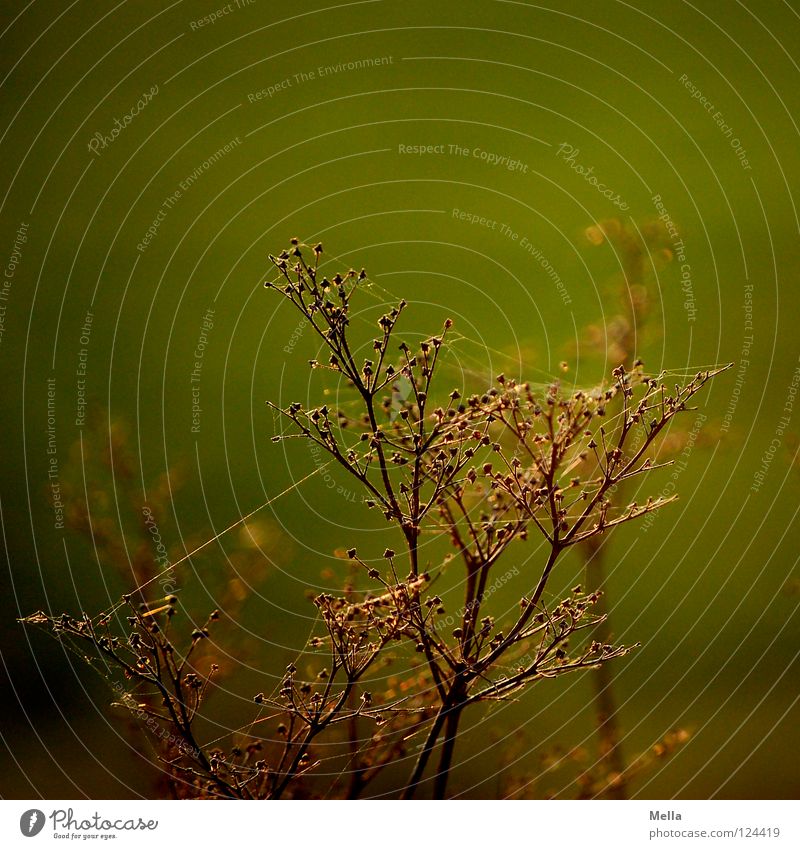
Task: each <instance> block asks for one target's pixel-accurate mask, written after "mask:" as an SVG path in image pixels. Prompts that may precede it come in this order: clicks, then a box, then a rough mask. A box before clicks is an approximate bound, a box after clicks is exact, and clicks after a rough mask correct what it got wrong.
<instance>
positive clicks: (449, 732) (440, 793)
mask: <svg viewBox="0 0 800 849" xmlns="http://www.w3.org/2000/svg"><path fill="white" fill-rule="evenodd" d="M463 710H464V703H463V702H459V703H458V704H457V705H455V706H454V707H453V708H451V710H450V713H449V714H448V715H447V726H446V728H445V735H444V743H443V744H442V754H441V757H440V759H439V771H438V772H437V773H436V779H435V781H434V785H433V798H434V799H444V798H445V792H446V791H447V780H448V779H449V778H450V769H451V767H452V764H453V750H454V749H455V746H456V736H457V734H458V723H459V720H460V719H461V712H462V711H463Z"/></svg>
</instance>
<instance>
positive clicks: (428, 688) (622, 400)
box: [27, 240, 721, 799]
mask: <svg viewBox="0 0 800 849" xmlns="http://www.w3.org/2000/svg"><path fill="white" fill-rule="evenodd" d="M321 255H322V246H321V245H316V246H314V247H312V248H307V247H305V246H302V245H300V244H299V243H298V241H297V240H293V241H292V245H291V247H290V249H288V250H286V251H284V252H282V253H281V254H280V255H278V256H276V257H271V258H270V259H271V261H272V263H273V266H274V269H275V272H276V273H277V279H274V280H271V281H269V282H268V283H267V284H266V285H267V287H268V288H270V289H272V290H274V291H276V292H277V293H278V294H279V295H280V296H282V297H283V298H285V299H286V300H287V301H288V302H289V304H290V305H291V306H292V308H293V309H295V310H297V311H298V312H299V313H300V314H301V315H302V317H303V319H304V321H305V322H307V323H308V326H309V327H311V328H312V329H313V331H314V332H315V333H316V334H317V336H318V337H319V340H320V343H321V346H322V347H323V349H324V350H325V352H326V353H325V357H324V358H323V360H322V361H316V360H315V361H312V362H311V366H312V368H314V369H324V370H327V371H328V372H330V373H332V375H333V378H334V379H335V380H336V381H337V382H338V383H339V387H340V389H341V391H342V392H343V393H350V395H351V396H352V397H354V398H355V401H356V404H357V412H354V411H353V407H352V406H351V405H350V404H347V405H342V406H343V407H344V406H346V407H347V411H345V410H344V409H340V408H334V407H332V406H328V405H323V406H319V407H313V408H308V409H307V408H305V407H304V406H303V405H301V404H300V403H292V404H290V405H289V406H287V407H285V408H279V407H273V408H274V409H275V411H276V413H277V414H278V415H279V416H280V418H281V419H282V420H283V421H284V422H285V423H286V429H285V430H282V431H281V432H279V433H278V434H276V435H275V436H274V437H273V438H274V439H275V440H276V441H280V440H283V439H296V438H300V439H304V440H308V441H310V442H311V443H313V444H314V445H315V447H316V450H319V451H322V452H325V454H326V455H327V456H328V457H329V458H330V461H331V462H332V463H335V464H338V466H339V467H341V469H342V470H343V471H344V472H345V473H346V474H347V475H349V476H351V477H352V478H353V479H354V480H356V481H357V483H358V485H359V486H360V487H361V488H362V489H363V491H364V493H365V505H366V507H367V508H371V509H374V510H377V511H379V512H380V513H381V514H382V517H383V519H384V520H385V522H386V523H387V525H388V527H387V530H386V542H387V545H386V547H385V550H384V552H383V557H382V558H377V559H376V558H374V557H373V558H370V557H367V556H363V557H362V556H361V555H360V554H359V552H358V551H357V550H356V549H355V548H350V549H348V550H346V552H345V554H344V556H345V558H346V561H347V562H349V564H350V566H351V567H352V568H353V569H354V570H357V572H355V573H354V574H353V575H352V576H351V577H350V578H348V582H347V586H346V589H345V592H344V594H343V595H342V596H340V597H334V596H332V595H330V594H327V593H326V594H322V595H320V596H318V597H317V598H316V599H315V605H316V607H317V609H318V612H319V621H320V631H319V632H318V633H316V634H315V635H314V636H313V637H312V639H311V641H310V643H309V645H308V647H307V650H306V651H307V654H306V655H305V657H304V659H303V661H302V662H301V660H300V659H298V662H296V663H292V664H290V665H289V666H288V668H287V670H286V672H285V674H284V675H283V676H282V678H281V684H280V686H279V688H278V691H277V692H276V693H273V694H262V693H259V694H258V695H256V696H255V702H256V705H257V708H256V715H255V716H254V718H253V720H252V722H251V723H249V724H248V725H247V726H245V727H243V728H242V729H240V730H239V731H238V732H236V734H234V735H228V736H229V737H230V739H229V740H228V741H227V744H226V746H225V747H224V748H223V747H222V746H221V745H219V743H218V741H215V742H213V743H206V742H200V735H199V733H198V731H197V727H198V723H200V724H201V719H202V717H201V707H202V705H203V703H204V700H205V698H206V696H207V695H208V694H209V693H210V692H211V691H212V690H213V687H214V684H213V676H214V674H215V672H216V669H215V667H214V665H211V666H208V667H207V668H201V667H202V664H200V663H198V659H200V658H202V656H203V647H204V646H206V645H207V644H209V643H210V642H211V640H210V639H209V637H210V635H211V629H212V628H213V627H214V624H215V621H216V619H217V618H218V615H219V614H218V613H216V612H212V613H211V614H210V615H209V617H208V620H207V621H206V622H205V623H204V624H203V625H202V626H201V627H200V628H196V629H194V630H193V632H192V633H191V634H190V635H187V636H186V638H185V642H183V643H181V641H180V640H178V639H176V637H175V636H174V634H175V631H174V626H172V625H171V623H172V620H173V618H174V614H175V612H176V609H177V599H176V597H175V596H169V597H166V598H163V599H160V600H153V599H142V597H141V593H140V592H138V591H137V593H131V594H130V595H127V596H126V597H125V598H124V599H123V601H122V602H121V604H120V605H118V606H116V607H115V608H113V609H112V610H111V611H106V612H104V613H103V614H102V615H100V616H98V617H92V618H90V617H88V616H81V617H78V618H72V617H70V616H66V615H64V616H55V617H53V616H48V615H45V614H42V613H40V614H35V615H34V616H33V617H29V619H28V620H27V621H29V622H44V623H47V624H49V625H50V626H51V627H52V628H54V629H55V631H56V633H57V634H58V635H59V636H61V637H63V638H67V639H70V640H77V641H78V642H82V643H83V644H84V645H88V646H90V647H91V648H93V649H94V651H95V652H97V653H99V656H100V657H101V658H103V659H104V661H105V662H106V663H108V664H109V665H112V666H115V667H117V668H119V669H121V670H122V672H123V673H124V677H125V680H126V685H127V686H126V688H123V694H122V697H121V700H120V701H121V702H122V703H124V704H126V705H128V706H129V707H130V708H131V709H132V710H138V711H141V712H142V714H143V716H144V717H145V718H146V721H147V722H148V723H152V725H151V727H153V728H155V729H157V733H158V734H159V735H161V736H162V739H164V740H165V741H166V742H165V744H164V746H163V747H162V754H161V757H162V760H163V762H164V764H165V767H166V769H167V770H168V772H169V774H170V775H171V776H172V777H173V779H174V785H175V788H176V789H175V792H176V794H177V795H180V796H184V797H192V796H199V797H206V796H225V797H234V798H270V799H275V798H281V797H285V796H292V797H300V796H314V797H321V796H328V797H331V796H345V797H348V798H355V797H357V796H360V795H364V794H365V792H366V790H367V788H368V787H369V786H370V783H371V782H372V781H374V780H375V778H376V776H377V775H379V774H380V773H381V771H382V770H383V768H384V767H385V766H386V765H387V764H388V763H390V762H391V761H392V759H393V758H396V757H397V756H399V755H401V754H404V753H406V752H407V751H408V750H409V746H410V745H416V746H417V755H416V760H415V763H414V766H413V769H412V770H411V772H410V774H409V775H408V776H407V777H406V778H405V780H404V781H403V782H402V783H401V784H396V785H395V789H396V792H397V794H399V795H400V796H401V797H403V798H410V797H412V796H413V795H414V794H415V792H416V791H417V790H418V788H419V786H420V784H421V783H422V782H423V781H424V779H425V774H426V772H427V771H428V767H429V764H430V761H431V759H432V757H433V755H434V753H435V752H437V750H438V764H437V766H436V769H435V770H433V776H432V778H433V795H434V796H435V797H436V798H443V797H444V796H445V795H446V791H447V784H448V779H449V776H450V773H451V768H452V764H453V752H454V748H455V746H456V743H457V740H458V737H459V723H460V719H461V717H462V715H463V712H464V711H465V710H466V709H467V708H468V707H471V706H472V705H476V704H477V703H482V702H496V701H502V700H506V699H509V698H513V697H515V696H516V695H517V694H519V693H520V691H522V690H523V689H524V688H526V687H528V686H529V685H531V684H533V683H534V682H536V681H539V680H541V679H544V678H555V677H559V676H561V675H566V674H568V673H571V672H575V671H579V670H584V669H593V668H596V667H598V666H600V665H603V664H606V663H608V662H610V661H612V660H615V659H617V658H621V657H623V656H624V655H625V654H627V653H628V652H629V651H630V650H631V649H632V647H631V646H621V645H611V644H610V643H604V642H601V641H598V640H595V639H592V638H591V637H587V634H591V633H592V631H593V629H595V628H596V627H597V626H598V624H599V623H601V622H602V619H603V616H602V614H598V613H597V604H598V601H599V599H600V594H599V593H598V592H595V591H589V592H586V591H583V590H582V589H581V587H579V586H578V587H575V588H574V589H573V591H572V592H571V593H569V594H568V595H567V597H566V598H558V596H556V597H555V598H554V597H553V594H552V591H548V586H549V582H550V581H551V578H552V576H553V573H554V570H555V567H556V565H557V562H558V560H559V558H560V557H561V555H562V554H564V553H565V552H567V551H568V550H570V549H573V548H575V547H579V546H585V545H586V544H588V543H589V542H590V541H592V540H594V539H596V538H599V537H601V536H603V535H604V534H606V533H607V532H608V531H610V530H611V529H613V528H615V527H617V526H619V525H622V524H625V523H627V522H631V521H634V520H636V519H637V518H639V517H641V516H644V515H647V514H650V513H652V512H653V511H655V510H658V509H660V508H661V507H662V506H664V505H665V504H667V503H669V502H670V501H672V500H673V499H672V498H656V499H652V498H648V499H646V500H644V501H643V502H642V503H631V504H627V505H625V506H622V505H616V504H615V502H614V500H613V494H614V493H615V492H616V491H617V490H618V489H619V487H620V486H621V485H622V484H624V483H625V482H626V481H629V480H631V479H633V478H635V477H639V476H641V475H645V474H648V473H650V472H652V471H654V470H656V469H658V468H660V467H661V466H663V465H665V464H659V463H656V462H653V460H652V456H651V454H652V451H651V449H653V447H654V445H655V444H656V443H657V441H658V440H659V439H660V438H661V437H662V436H663V434H664V433H665V431H666V430H667V428H668V426H669V424H670V422H671V421H672V419H673V418H674V417H676V416H677V415H679V414H680V413H682V412H684V411H685V410H688V409H691V407H690V406H689V404H690V402H691V399H692V398H693V396H694V395H695V394H696V393H697V392H699V391H700V390H701V389H702V387H703V386H704V385H705V384H706V383H707V382H708V380H710V379H711V378H712V377H713V376H714V375H715V374H717V373H718V372H719V371H720V370H721V369H715V370H711V371H704V372H700V373H698V374H697V375H695V376H694V377H693V378H692V379H691V380H689V381H688V382H687V383H685V384H684V385H683V386H675V387H674V389H667V387H666V386H664V385H663V383H662V382H661V381H660V380H659V379H658V378H655V377H652V376H648V375H647V374H646V373H645V372H644V370H643V366H642V365H641V364H637V365H635V366H634V367H632V368H626V367H625V366H618V367H617V368H616V369H615V370H614V372H613V375H612V380H611V382H610V384H609V385H607V386H603V387H600V388H598V389H595V390H592V391H574V392H565V391H563V390H562V389H561V387H560V386H559V384H558V383H552V384H550V385H547V386H544V387H535V386H532V385H529V384H527V383H519V382H517V381H514V380H511V379H507V378H506V377H504V376H503V375H499V376H498V377H497V378H496V380H495V381H494V385H493V386H491V387H489V388H487V391H486V392H485V393H482V394H472V395H469V396H468V397H462V395H461V392H460V391H459V390H458V389H453V390H452V391H450V392H449V393H448V392H447V390H444V391H442V390H441V389H440V388H439V387H438V385H437V384H436V381H435V378H436V376H437V374H438V372H439V366H440V365H441V352H442V350H443V348H444V346H445V345H446V340H447V334H448V331H449V329H450V327H451V324H452V322H451V321H450V320H447V321H446V322H445V323H444V327H443V329H442V332H441V333H440V334H438V335H434V336H431V337H429V338H427V339H426V340H425V341H423V342H422V343H421V344H419V345H416V346H415V347H414V349H412V348H411V347H410V346H409V345H408V344H406V343H405V342H399V343H398V340H397V339H396V328H397V324H398V321H399V319H400V317H401V315H402V314H403V312H404V311H405V310H406V308H407V304H406V302H405V301H400V302H399V303H397V304H396V305H395V306H393V307H391V308H389V309H388V310H387V311H385V312H384V313H383V314H382V315H380V316H378V317H377V323H376V326H377V328H378V330H377V333H376V334H374V338H371V339H368V340H367V341H366V343H365V341H364V340H363V339H359V338H358V331H357V330H356V329H354V328H353V326H351V317H352V313H351V302H352V300H353V299H354V298H355V297H357V295H358V292H359V290H360V288H362V287H363V286H364V285H365V283H364V281H365V280H366V279H367V275H366V272H364V271H361V272H356V271H354V270H350V271H348V272H347V273H345V274H343V275H340V274H335V275H332V276H331V277H330V278H329V277H327V276H325V275H323V274H322V271H321V269H320V260H321ZM371 335H372V334H371ZM364 344H367V345H368V348H369V352H370V353H369V355H368V357H366V358H363V357H362V356H357V352H358V351H359V350H361V348H362V347H363V345H364ZM401 388H405V389H406V390H407V391H401ZM612 409H614V410H615V412H614V413H613V414H611V411H612ZM590 458H591V461H592V463H591V468H592V471H591V473H590V474H586V475H582V474H581V472H580V470H581V469H582V468H586V467H587V460H589V459H590ZM529 534H531V535H532V536H533V535H535V537H536V538H537V539H538V543H537V544H535V546H534V547H535V550H534V551H533V552H532V553H529V554H528V555H527V556H525V557H524V558H523V563H522V565H519V566H517V565H515V567H514V569H513V570H510V571H506V572H505V573H503V574H501V575H500V576H499V577H498V564H499V563H501V562H502V563H506V562H508V561H509V560H514V555H513V553H512V550H513V549H515V548H517V547H518V546H520V545H523V544H524V543H525V542H526V540H528V537H529ZM440 539H441V540H447V541H449V543H450V545H452V547H453V549H454V553H453V554H449V555H447V556H446V557H439V556H438V555H437V556H435V557H434V558H433V560H432V562H428V561H427V560H426V559H425V557H426V555H427V553H428V552H435V551H436V550H437V547H436V545H435V544H434V543H435V541H436V540H440ZM398 543H399V545H398ZM423 543H424V545H423ZM429 543H430V548H428V545H429ZM529 544H531V545H533V543H529ZM395 548H397V549H398V550H395ZM542 549H544V554H543V555H541V554H540V552H541V550H542ZM522 554H524V552H522ZM454 556H455V558H457V559H459V560H460V562H461V564H462V567H463V574H464V581H463V584H462V586H463V591H464V597H463V600H462V601H461V602H460V604H458V606H457V608H456V609H455V610H451V612H450V613H448V610H447V606H448V605H449V604H451V598H452V595H453V593H452V592H448V591H445V590H444V589H443V590H442V592H441V593H437V588H438V585H437V583H438V582H439V581H440V579H443V576H444V573H445V570H446V567H447V564H448V563H450V562H452V560H453V557H454ZM518 557H519V555H518ZM518 557H517V559H518ZM503 558H505V559H503ZM377 561H380V562H381V564H382V565H380V566H376V565H375V563H376V562H377ZM534 564H538V565H534ZM511 580H514V581H516V582H517V583H518V584H519V587H518V590H517V592H518V597H519V605H518V608H517V609H516V613H514V614H513V615H511V616H508V614H502V613H501V615H500V617H499V621H498V620H496V618H495V616H494V615H493V613H492V610H493V608H494V607H495V606H496V605H493V604H492V602H491V600H490V596H491V595H492V591H493V588H494V587H495V586H496V585H497V584H498V582H499V583H501V584H503V583H506V582H510V581H511ZM443 583H446V580H444V581H443ZM123 610H124V611H125V615H122V613H123ZM304 663H305V664H306V669H307V670H313V674H310V672H309V671H306V672H303V673H301V672H300V671H298V670H299V668H300V667H301V666H303V664H304ZM388 663H394V664H395V666H397V665H399V664H402V668H404V669H405V670H406V671H405V672H404V673H403V674H402V676H401V680H402V682H403V684H404V686H403V687H400V688H399V691H398V689H396V688H393V687H392V688H389V689H388V690H383V691H381V687H382V686H383V685H382V684H381V681H382V675H383V673H384V671H385V669H386V665H387V664H388ZM262 729H264V730H263V731H262ZM273 729H274V731H273ZM417 740H419V743H417V742H416V741H417ZM344 776H347V777H348V778H347V780H343V777H344Z"/></svg>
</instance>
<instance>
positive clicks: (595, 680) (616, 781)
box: [586, 538, 628, 799]
mask: <svg viewBox="0 0 800 849" xmlns="http://www.w3.org/2000/svg"><path fill="white" fill-rule="evenodd" d="M598 543H599V540H598V539H597V538H595V539H592V540H590V541H589V545H588V546H587V548H588V552H587V554H588V556H587V558H586V585H587V590H591V591H594V590H600V589H602V586H603V583H604V580H605V564H604V563H603V550H602V548H601V547H600V545H599V544H598ZM596 610H597V613H598V614H600V615H601V616H603V617H604V619H603V620H602V621H601V622H600V623H599V624H598V625H597V627H596V630H595V636H596V639H597V640H598V641H599V642H601V643H607V642H609V641H610V639H611V622H610V620H609V618H608V605H607V603H606V596H605V594H603V595H601V596H600V598H599V599H598V601H597V606H596ZM591 681H592V689H593V690H594V705H595V715H596V721H597V737H598V743H599V750H600V751H599V755H600V760H601V762H602V763H604V765H605V767H606V773H607V774H608V775H609V776H610V777H612V780H611V781H609V783H608V791H607V793H608V795H609V796H610V797H611V798H612V799H627V798H628V793H627V787H626V783H625V756H624V753H623V751H622V747H621V745H620V736H621V733H620V727H619V720H618V717H617V705H616V699H615V698H614V686H613V671H612V669H611V665H610V664H607V663H601V664H600V665H599V666H598V667H596V668H595V669H593V670H592V672H591Z"/></svg>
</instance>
